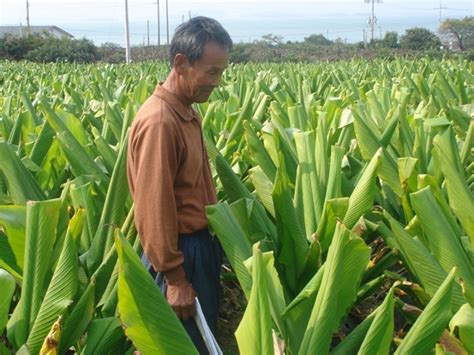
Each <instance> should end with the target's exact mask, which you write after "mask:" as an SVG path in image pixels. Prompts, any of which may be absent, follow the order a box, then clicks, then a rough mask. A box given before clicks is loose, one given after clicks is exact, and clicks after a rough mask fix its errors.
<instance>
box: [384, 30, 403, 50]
mask: <svg viewBox="0 0 474 355" xmlns="http://www.w3.org/2000/svg"><path fill="white" fill-rule="evenodd" d="M382 46H383V47H385V48H398V47H400V45H399V44H398V33H397V32H394V31H389V32H387V33H385V36H384V38H383V40H382Z"/></svg>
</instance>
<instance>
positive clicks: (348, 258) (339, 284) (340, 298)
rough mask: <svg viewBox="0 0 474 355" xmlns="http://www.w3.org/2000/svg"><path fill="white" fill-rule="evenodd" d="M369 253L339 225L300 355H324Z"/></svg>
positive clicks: (358, 282) (357, 238)
mask: <svg viewBox="0 0 474 355" xmlns="http://www.w3.org/2000/svg"><path fill="white" fill-rule="evenodd" d="M369 256H370V249H369V248H368V247H367V245H365V243H364V241H363V240H362V239H360V238H359V237H357V236H356V235H354V234H353V233H352V232H350V231H349V230H348V229H347V228H346V227H345V226H344V225H343V224H341V223H338V225H337V227H336V232H335V235H334V238H333V241H332V243H331V246H330V247H329V251H328V256H327V259H326V263H325V270H324V275H323V279H322V281H321V286H320V289H319V292H318V295H317V296H316V302H315V304H314V307H313V310H312V312H311V317H310V320H309V322H308V327H307V328H306V332H305V335H304V338H303V341H302V344H301V347H300V349H299V352H298V353H299V354H327V353H329V347H330V345H331V338H332V334H333V333H334V332H335V331H336V330H337V329H338V328H339V325H340V323H341V321H342V318H343V317H344V316H346V315H347V312H348V311H349V308H350V307H351V305H352V303H353V302H354V301H355V299H356V295H357V290H358V287H359V285H360V281H361V279H362V274H363V272H364V270H365V268H366V266H367V264H368V262H369Z"/></svg>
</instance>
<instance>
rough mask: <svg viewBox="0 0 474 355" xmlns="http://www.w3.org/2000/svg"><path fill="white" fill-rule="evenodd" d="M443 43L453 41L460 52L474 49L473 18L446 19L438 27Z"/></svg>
mask: <svg viewBox="0 0 474 355" xmlns="http://www.w3.org/2000/svg"><path fill="white" fill-rule="evenodd" d="M439 33H440V35H441V36H442V38H443V42H449V41H453V40H454V42H455V43H456V44H457V46H458V48H459V49H460V50H461V51H464V50H466V49H469V48H474V17H473V16H466V17H464V18H463V19H446V20H444V21H443V22H441V25H440V26H439Z"/></svg>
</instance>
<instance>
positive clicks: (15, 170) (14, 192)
mask: <svg viewBox="0 0 474 355" xmlns="http://www.w3.org/2000/svg"><path fill="white" fill-rule="evenodd" d="M0 156H1V157H2V160H1V161H0V172H3V174H4V175H5V178H6V183H7V187H8V192H9V195H10V197H11V198H12V199H13V201H14V203H15V204H18V205H21V204H24V203H25V202H26V201H27V200H39V201H41V200H44V199H45V198H46V196H45V194H44V193H43V191H42V190H41V188H40V187H39V185H38V183H37V182H36V180H35V179H34V177H33V175H32V174H31V172H30V171H29V170H28V169H27V168H26V167H25V166H24V165H23V163H22V162H21V160H20V158H18V156H17V155H16V154H15V153H14V151H13V149H12V147H11V146H10V144H8V143H7V142H0Z"/></svg>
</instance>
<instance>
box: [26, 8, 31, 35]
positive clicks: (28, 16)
mask: <svg viewBox="0 0 474 355" xmlns="http://www.w3.org/2000/svg"><path fill="white" fill-rule="evenodd" d="M26 25H27V26H28V35H29V34H30V3H29V2H28V0H26Z"/></svg>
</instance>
